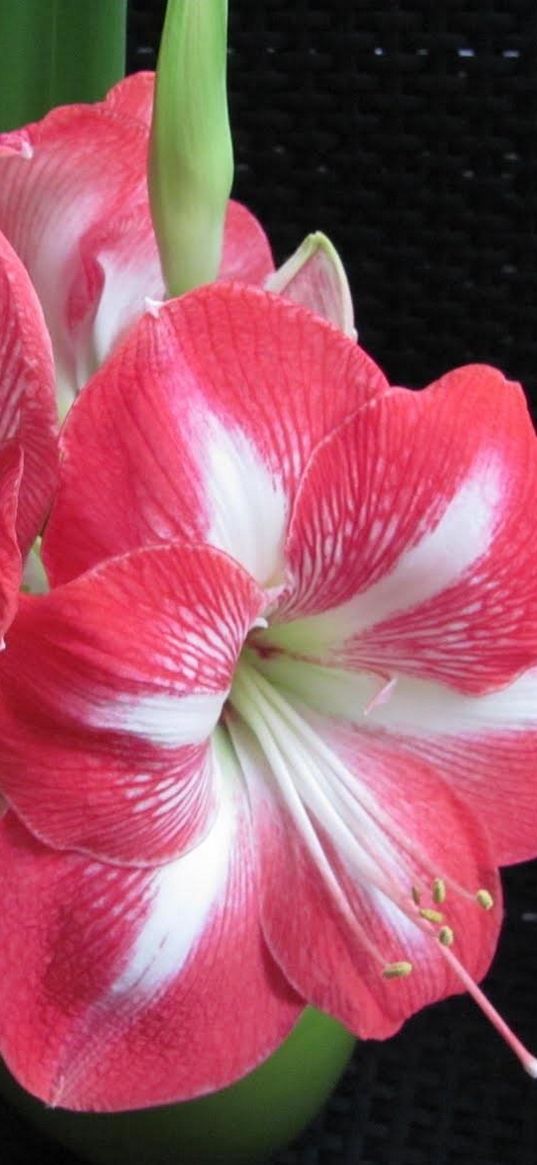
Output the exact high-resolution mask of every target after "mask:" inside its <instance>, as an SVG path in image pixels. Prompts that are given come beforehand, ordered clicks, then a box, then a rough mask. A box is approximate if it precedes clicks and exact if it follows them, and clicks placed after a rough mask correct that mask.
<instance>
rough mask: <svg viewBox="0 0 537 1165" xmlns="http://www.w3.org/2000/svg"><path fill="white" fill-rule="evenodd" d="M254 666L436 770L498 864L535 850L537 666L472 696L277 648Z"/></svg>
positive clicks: (311, 702)
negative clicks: (468, 813) (488, 844)
mask: <svg viewBox="0 0 537 1165" xmlns="http://www.w3.org/2000/svg"><path fill="white" fill-rule="evenodd" d="M256 667H257V668H258V669H259V670H260V671H262V674H263V675H264V676H265V677H266V679H267V680H268V681H269V683H271V684H276V685H277V686H279V687H281V688H283V689H285V690H289V691H292V692H293V693H294V695H295V697H296V699H298V700H300V701H301V702H302V703H304V704H306V705H307V707H309V708H311V709H312V710H315V711H317V712H318V713H325V714H326V715H327V716H330V717H334V718H338V719H339V720H341V721H343V722H346V723H347V724H352V725H354V726H355V728H357V729H358V730H359V731H360V732H363V733H366V734H367V735H368V736H372V737H378V739H379V741H380V742H382V740H386V741H387V743H388V744H389V745H390V747H396V748H398V749H399V750H400V751H401V752H403V753H405V754H406V755H407V756H409V757H415V758H417V759H418V762H419V763H422V761H425V762H426V763H427V764H428V765H430V767H431V768H433V769H435V770H436V771H437V772H438V773H439V775H440V778H441V780H442V781H444V782H446V783H447V784H448V785H449V786H450V787H451V788H452V790H453V792H454V793H455V794H456V796H457V797H458V798H459V799H461V800H463V801H464V802H465V803H466V804H467V805H468V807H469V808H470V809H471V811H472V812H473V813H474V815H475V817H476V819H477V820H478V821H479V822H480V825H481V826H482V828H483V829H484V830H485V832H486V833H487V835H488V837H489V838H490V842H491V846H492V850H493V852H494V855H495V859H496V862H497V863H498V865H500V866H502V865H510V864H512V863H513V862H520V861H524V860H526V859H528V858H533V857H534V856H535V853H536V850H537V783H536V781H535V758H536V756H537V671H536V670H532V671H529V672H525V673H524V674H523V675H521V676H518V677H517V678H516V679H515V680H514V681H513V682H512V683H511V684H508V685H507V686H506V687H504V688H500V689H498V690H497V691H495V692H489V693H487V694H485V695H478V696H474V695H472V694H469V693H464V692H457V691H455V689H454V688H451V687H447V685H444V684H437V683H432V682H430V681H423V680H417V679H414V678H411V677H408V676H399V677H398V678H397V679H396V680H395V682H394V683H393V684H392V685H391V687H390V689H389V691H388V690H387V688H386V685H385V682H384V681H383V680H382V678H381V677H379V676H375V675H374V674H372V673H360V672H355V671H352V672H351V671H344V670H342V669H336V668H331V667H319V666H317V665H315V664H313V663H307V664H304V662H302V661H301V660H297V659H292V658H289V657H287V656H285V655H284V654H280V653H273V654H270V653H267V654H266V655H263V656H259V657H257V658H256ZM379 693H384V698H383V699H379ZM506 807H507V810H508V811H507V810H506Z"/></svg>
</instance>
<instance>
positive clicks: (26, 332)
mask: <svg viewBox="0 0 537 1165" xmlns="http://www.w3.org/2000/svg"><path fill="white" fill-rule="evenodd" d="M0 321H1V322H0V444H1V443H2V442H5V441H8V440H10V439H11V438H14V439H16V441H17V443H18V444H20V446H21V447H22V449H23V452H24V472H23V476H22V482H21V486H20V497H19V504H18V513H17V535H18V538H19V543H20V546H21V550H22V552H23V554H25V553H26V552H27V550H28V549H29V548H30V546H31V544H32V542H33V540H34V538H35V536H36V534H38V533H39V530H40V529H41V527H42V525H43V521H44V519H45V516H46V514H47V511H48V509H49V507H50V504H51V501H52V495H53V493H54V489H55V486H56V474H57V461H58V451H57V450H58V442H57V419H56V404H55V384H54V365H53V361H52V349H51V345H50V339H49V336H48V333H47V330H46V327H45V322H44V319H43V313H42V311H41V308H40V305H39V301H38V299H37V296H36V294H35V291H34V289H33V287H32V284H31V283H30V280H29V278H28V275H27V273H26V271H25V270H24V267H23V266H22V263H21V262H20V260H19V259H18V258H17V256H16V254H15V252H14V251H13V249H12V248H11V247H10V245H9V243H8V242H7V240H6V239H5V238H4V237H3V236H2V235H0ZM7 458H8V461H9V459H10V454H7ZM9 488H10V487H8V489H9ZM17 569H18V568H17Z"/></svg>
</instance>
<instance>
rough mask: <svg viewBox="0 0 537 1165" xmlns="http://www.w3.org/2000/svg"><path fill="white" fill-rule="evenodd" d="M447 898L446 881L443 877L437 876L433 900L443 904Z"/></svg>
mask: <svg viewBox="0 0 537 1165" xmlns="http://www.w3.org/2000/svg"><path fill="white" fill-rule="evenodd" d="M445 900H446V883H445V882H444V880H443V879H442V878H435V880H434V882H433V902H436V903H437V905H441V903H442V902H445Z"/></svg>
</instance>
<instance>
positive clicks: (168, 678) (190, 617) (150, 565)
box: [0, 546, 264, 863]
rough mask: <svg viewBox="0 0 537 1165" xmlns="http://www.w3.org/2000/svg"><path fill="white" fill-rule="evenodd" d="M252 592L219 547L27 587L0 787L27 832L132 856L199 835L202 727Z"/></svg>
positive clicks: (161, 854) (204, 748) (136, 558)
mask: <svg viewBox="0 0 537 1165" xmlns="http://www.w3.org/2000/svg"><path fill="white" fill-rule="evenodd" d="M263 601H264V600H263V596H262V595H261V593H260V592H259V591H258V588H257V587H256V585H255V583H254V582H253V581H252V580H251V579H249V578H248V577H247V576H246V575H245V574H244V573H243V572H242V571H241V569H240V567H238V566H237V565H236V564H235V563H233V562H231V560H229V559H227V558H226V557H225V556H224V555H222V554H219V553H218V552H217V551H213V550H210V549H205V548H194V549H188V548H181V547H177V546H162V547H153V548H151V549H149V550H144V551H139V552H137V553H134V554H132V555H130V556H125V557H124V558H122V559H117V560H115V561H113V562H110V563H107V564H106V565H105V566H104V567H103V568H101V569H100V570H97V571H94V572H92V573H91V574H89V575H87V576H85V577H83V578H80V579H78V580H76V581H75V582H73V583H71V584H69V585H68V586H66V587H64V588H58V589H57V590H55V591H52V592H50V593H49V594H48V595H45V596H41V597H39V598H33V599H26V601H25V603H24V604H23V605H22V608H21V612H20V615H19V617H18V619H17V620H16V621H15V623H14V625H13V628H12V632H11V634H10V638H9V650H8V651H6V653H5V655H4V657H3V658H2V660H1V662H0V667H1V668H2V671H3V674H2V705H1V707H0V773H1V776H0V788H1V791H2V793H4V795H5V796H6V797H7V799H8V801H10V802H11V804H12V806H13V807H14V808H15V809H16V811H17V813H19V814H20V816H21V817H22V818H23V820H24V821H25V822H26V823H27V825H28V826H29V828H30V829H31V830H32V831H33V832H34V833H35V834H36V835H37V836H38V837H41V838H42V840H44V841H46V842H47V843H49V844H51V845H53V846H58V847H61V848H69V847H73V846H74V847H77V848H78V849H82V850H84V851H86V852H89V853H92V854H95V855H97V856H99V857H104V858H109V859H112V860H120V861H125V862H133V863H146V862H150V863H155V862H162V861H166V860H168V859H170V858H171V857H174V856H176V855H177V854H179V853H181V852H182V851H184V849H185V848H187V847H189V846H191V845H192V844H194V843H195V842H196V841H198V840H199V837H200V836H201V835H202V834H203V833H204V832H205V831H206V830H207V828H208V824H209V823H210V820H211V818H212V815H213V813H214V806H215V800H216V790H215V784H214V781H215V777H214V763H213V753H212V748H211V747H210V745H209V737H210V734H211V733H212V731H213V729H214V726H215V724H216V722H217V721H218V718H219V715H220V711H221V708H222V705H223V703H224V700H225V698H226V695H227V691H228V688H229V686H230V684H231V677H232V674H233V671H234V667H235V663H236V660H237V656H238V653H239V651H240V649H241V647H242V643H243V641H244V638H245V636H246V634H247V632H248V629H249V627H250V626H251V623H252V622H253V620H254V619H255V618H256V616H257V615H258V614H259V611H260V608H261V606H262V603H263Z"/></svg>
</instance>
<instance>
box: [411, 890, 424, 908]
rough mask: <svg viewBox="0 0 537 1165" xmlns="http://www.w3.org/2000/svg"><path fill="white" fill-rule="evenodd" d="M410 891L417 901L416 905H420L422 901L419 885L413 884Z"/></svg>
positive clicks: (413, 899) (414, 900)
mask: <svg viewBox="0 0 537 1165" xmlns="http://www.w3.org/2000/svg"><path fill="white" fill-rule="evenodd" d="M410 893H411V894H412V901H413V902H415V904H416V906H419V904H420V902H421V894H420V892H419V890H418V887H417V886H413V887H412V889H411V891H410Z"/></svg>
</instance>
